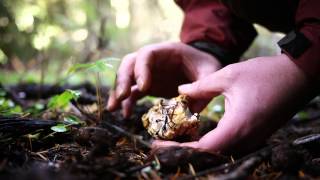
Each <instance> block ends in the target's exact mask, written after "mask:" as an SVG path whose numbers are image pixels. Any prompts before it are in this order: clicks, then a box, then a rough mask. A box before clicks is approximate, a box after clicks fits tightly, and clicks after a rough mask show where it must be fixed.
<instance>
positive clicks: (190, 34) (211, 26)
mask: <svg viewBox="0 0 320 180" xmlns="http://www.w3.org/2000/svg"><path fill="white" fill-rule="evenodd" d="M176 3H177V4H178V5H179V6H180V7H181V8H182V10H183V12H184V21H183V25H182V29H181V34H180V38H181V41H182V42H184V43H192V42H195V41H206V42H210V43H214V44H215V45H217V46H219V47H220V48H222V49H223V50H225V51H226V52H228V53H231V54H232V55H233V57H235V58H236V59H235V60H234V62H235V61H238V60H239V57H240V56H241V54H242V53H243V52H244V51H245V50H246V49H247V48H248V47H249V45H250V44H251V42H252V41H253V39H254V38H255V36H256V31H255V29H254V27H253V26H252V25H251V24H250V23H247V22H245V21H244V20H241V19H239V18H237V17H236V16H235V15H233V14H232V13H231V11H230V10H229V9H228V8H227V7H226V6H225V5H224V4H222V3H221V2H220V1H219V0H176Z"/></svg>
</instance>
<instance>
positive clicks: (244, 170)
mask: <svg viewBox="0 0 320 180" xmlns="http://www.w3.org/2000/svg"><path fill="white" fill-rule="evenodd" d="M262 160H263V158H262V157H260V156H255V157H251V158H249V159H248V160H246V161H244V162H243V163H242V164H241V165H240V166H239V167H237V168H236V169H235V170H233V171H232V172H230V173H228V174H223V175H219V176H217V177H215V179H217V180H232V179H245V178H247V177H248V175H249V174H251V173H252V171H253V170H254V168H255V167H256V166H257V165H259V164H260V163H261V161H262Z"/></svg>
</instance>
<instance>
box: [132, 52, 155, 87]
mask: <svg viewBox="0 0 320 180" xmlns="http://www.w3.org/2000/svg"><path fill="white" fill-rule="evenodd" d="M154 53H155V50H154V49H153V48H143V49H141V50H140V51H139V52H138V54H137V57H136V64H135V67H134V75H135V79H136V82H137V84H138V87H139V90H140V91H142V92H145V91H147V89H149V87H150V85H151V79H152V77H151V69H152V65H153V63H154V56H155V55H154Z"/></svg>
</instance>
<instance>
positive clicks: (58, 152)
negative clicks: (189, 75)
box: [0, 83, 320, 180]
mask: <svg viewBox="0 0 320 180" xmlns="http://www.w3.org/2000/svg"><path fill="white" fill-rule="evenodd" d="M5 89H6V91H7V92H8V95H7V96H8V98H10V99H12V100H13V101H14V102H15V103H17V104H19V105H20V106H22V107H23V108H28V107H30V106H31V105H32V104H34V103H35V102H47V99H48V98H50V97H52V96H54V95H56V94H59V93H61V92H63V91H64V90H65V89H75V90H80V91H81V92H82V95H81V97H80V98H79V100H78V101H77V102H72V104H73V105H72V108H71V109H70V110H69V111H70V112H68V113H73V114H75V115H76V116H78V117H79V118H80V119H81V120H83V121H84V122H85V125H72V126H69V128H70V130H69V131H67V132H63V133H55V132H53V131H52V130H51V129H50V128H51V127H52V126H54V125H56V124H57V123H58V122H62V119H61V117H62V116H63V115H64V113H65V112H60V111H56V112H49V111H45V112H42V113H40V114H37V115H25V116H22V117H21V116H10V117H7V116H6V117H5V116H0V142H1V143H0V179H26V180H28V179H32V180H37V179H49V180H50V179H60V180H63V179H68V180H69V179H85V180H90V179H194V178H199V179H207V178H216V179H319V178H320V116H319V114H320V102H319V100H314V101H312V102H311V103H310V104H309V105H308V106H307V107H305V112H308V114H309V116H308V117H307V118H305V119H303V120H301V119H297V118H294V119H293V120H291V121H289V122H288V124H287V125H286V126H284V127H283V128H281V129H280V130H278V131H277V132H276V133H274V134H273V135H272V137H270V138H269V139H268V141H267V142H266V143H265V145H264V146H263V147H261V149H258V150H256V151H254V152H250V153H247V154H242V155H241V156H233V155H221V154H213V153H207V152H200V151H198V150H195V149H191V148H181V147H170V148H166V149H158V150H152V149H151V148H150V145H151V142H152V138H151V137H150V135H148V133H147V132H146V130H145V129H144V128H143V126H142V123H141V116H142V115H143V114H144V113H145V112H147V110H148V109H149V108H150V107H151V104H150V103H148V102H144V103H142V104H139V105H137V106H136V107H135V108H134V111H133V115H132V116H131V117H130V118H129V119H124V118H123V116H122V115H121V113H120V111H117V112H108V111H106V110H104V111H103V112H100V116H98V115H97V114H99V113H97V109H99V108H94V107H95V106H94V105H95V104H96V101H97V98H96V89H95V87H94V86H92V85H91V84H89V83H85V84H81V85H77V86H68V85H66V86H54V85H43V86H41V87H40V86H39V85H37V84H18V85H15V86H11V87H7V88H5ZM107 91H108V88H106V87H103V88H102V90H101V92H107ZM107 98H108V95H107V94H106V93H103V94H102V98H101V99H102V100H103V101H104V100H106V99H107ZM215 125H216V124H215V123H214V122H213V121H212V120H209V119H205V120H202V121H201V132H200V133H201V134H204V133H205V132H207V131H209V130H210V129H212V128H214V127H215ZM32 135H33V136H32ZM35 135H36V136H35Z"/></svg>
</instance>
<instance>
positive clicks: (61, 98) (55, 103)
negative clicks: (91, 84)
mask: <svg viewBox="0 0 320 180" xmlns="http://www.w3.org/2000/svg"><path fill="white" fill-rule="evenodd" d="M80 94H81V92H79V91H73V90H70V89H67V90H65V91H64V92H63V93H62V94H60V95H56V96H53V97H52V98H51V99H50V100H49V103H48V107H49V109H56V108H65V107H66V106H67V105H68V104H69V103H70V101H71V100H72V99H73V100H77V99H78V98H79V96H80Z"/></svg>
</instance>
